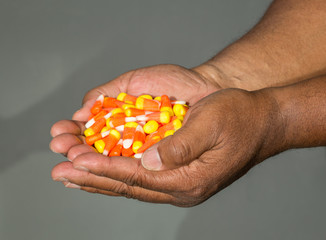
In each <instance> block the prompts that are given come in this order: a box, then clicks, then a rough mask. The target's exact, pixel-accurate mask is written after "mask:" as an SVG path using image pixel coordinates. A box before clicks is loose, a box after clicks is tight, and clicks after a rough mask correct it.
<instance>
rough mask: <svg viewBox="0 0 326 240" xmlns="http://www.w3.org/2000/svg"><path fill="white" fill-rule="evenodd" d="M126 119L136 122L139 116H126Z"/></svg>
mask: <svg viewBox="0 0 326 240" xmlns="http://www.w3.org/2000/svg"><path fill="white" fill-rule="evenodd" d="M125 121H126V122H136V121H137V118H135V117H126V118H125Z"/></svg>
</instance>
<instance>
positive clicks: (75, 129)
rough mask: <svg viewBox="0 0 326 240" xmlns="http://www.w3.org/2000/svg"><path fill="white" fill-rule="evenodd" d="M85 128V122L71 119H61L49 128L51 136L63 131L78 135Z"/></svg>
mask: <svg viewBox="0 0 326 240" xmlns="http://www.w3.org/2000/svg"><path fill="white" fill-rule="evenodd" d="M84 130H85V123H84V122H79V121H71V120H61V121H58V122H56V123H55V124H53V126H52V128H51V131H50V133H51V136H52V137H55V136H58V135H60V134H63V133H71V134H75V135H80V134H82V133H83V132H84Z"/></svg>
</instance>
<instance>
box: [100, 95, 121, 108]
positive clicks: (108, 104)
mask: <svg viewBox="0 0 326 240" xmlns="http://www.w3.org/2000/svg"><path fill="white" fill-rule="evenodd" d="M116 101H117V99H115V98H112V97H105V98H104V100H103V107H104V108H116V107H118V105H117V104H116Z"/></svg>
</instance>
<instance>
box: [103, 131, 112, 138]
mask: <svg viewBox="0 0 326 240" xmlns="http://www.w3.org/2000/svg"><path fill="white" fill-rule="evenodd" d="M109 134H110V130H108V131H106V132H102V133H101V135H102V138H105V137H107V136H108V135H109Z"/></svg>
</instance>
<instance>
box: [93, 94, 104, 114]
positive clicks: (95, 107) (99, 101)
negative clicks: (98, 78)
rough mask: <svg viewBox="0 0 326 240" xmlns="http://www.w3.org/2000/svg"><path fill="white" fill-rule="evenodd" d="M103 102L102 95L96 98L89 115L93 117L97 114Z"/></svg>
mask: <svg viewBox="0 0 326 240" xmlns="http://www.w3.org/2000/svg"><path fill="white" fill-rule="evenodd" d="M103 102H104V95H100V96H98V98H97V99H96V101H95V103H94V105H93V107H92V108H91V113H92V114H94V115H96V114H98V113H99V112H100V111H101V110H102V107H103Z"/></svg>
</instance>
